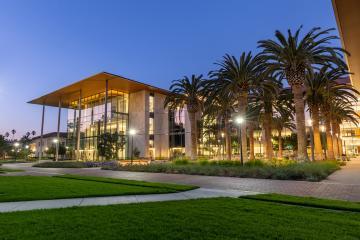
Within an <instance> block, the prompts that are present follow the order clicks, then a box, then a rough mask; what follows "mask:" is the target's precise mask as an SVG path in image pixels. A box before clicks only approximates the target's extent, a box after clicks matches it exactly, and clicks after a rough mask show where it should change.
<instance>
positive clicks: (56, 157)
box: [53, 138, 59, 161]
mask: <svg viewBox="0 0 360 240" xmlns="http://www.w3.org/2000/svg"><path fill="white" fill-rule="evenodd" d="M53 143H55V161H58V160H59V144H58V143H59V139H57V138H54V139H53Z"/></svg>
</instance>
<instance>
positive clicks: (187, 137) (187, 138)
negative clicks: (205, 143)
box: [183, 108, 201, 157]
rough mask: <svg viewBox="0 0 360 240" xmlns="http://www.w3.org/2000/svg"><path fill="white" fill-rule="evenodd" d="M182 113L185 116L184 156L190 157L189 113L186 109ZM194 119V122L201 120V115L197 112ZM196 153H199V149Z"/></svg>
mask: <svg viewBox="0 0 360 240" xmlns="http://www.w3.org/2000/svg"><path fill="white" fill-rule="evenodd" d="M183 111H184V114H185V156H186V157H191V125H190V119H189V113H188V111H187V109H186V108H185V109H184V110H183ZM195 117H196V121H198V120H199V119H200V118H201V113H200V112H198V113H197V114H196V116H195ZM198 147H199V144H198ZM197 153H199V149H197Z"/></svg>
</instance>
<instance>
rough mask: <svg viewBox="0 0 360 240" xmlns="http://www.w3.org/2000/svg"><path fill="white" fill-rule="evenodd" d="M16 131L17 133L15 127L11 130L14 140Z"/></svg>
mask: <svg viewBox="0 0 360 240" xmlns="http://www.w3.org/2000/svg"><path fill="white" fill-rule="evenodd" d="M15 133H16V130H15V129H13V130H11V134H12V140H14V136H15Z"/></svg>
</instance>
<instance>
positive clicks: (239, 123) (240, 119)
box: [235, 116, 244, 165]
mask: <svg viewBox="0 0 360 240" xmlns="http://www.w3.org/2000/svg"><path fill="white" fill-rule="evenodd" d="M235 121H236V123H237V124H238V125H239V143H240V144H239V148H240V149H239V150H240V151H239V152H240V162H241V165H243V164H244V159H243V151H242V138H241V124H242V123H243V122H244V118H242V117H240V116H239V117H237V118H236V119H235Z"/></svg>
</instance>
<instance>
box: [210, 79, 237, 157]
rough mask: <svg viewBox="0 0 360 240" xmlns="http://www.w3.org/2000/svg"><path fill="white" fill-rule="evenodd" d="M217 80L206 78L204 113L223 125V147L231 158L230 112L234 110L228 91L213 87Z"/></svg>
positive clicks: (232, 100)
mask: <svg viewBox="0 0 360 240" xmlns="http://www.w3.org/2000/svg"><path fill="white" fill-rule="evenodd" d="M216 84H217V80H215V81H214V80H208V81H207V82H206V85H205V91H206V94H205V95H206V96H207V97H206V100H205V103H204V106H205V108H204V115H206V116H208V117H209V118H211V119H217V120H218V121H219V122H220V123H222V126H224V127H223V128H224V137H225V149H226V155H227V160H231V157H232V156H231V123H230V119H231V114H232V113H233V112H234V110H235V106H234V104H235V103H234V99H233V97H232V95H231V93H229V92H221V91H220V92H218V91H216V89H214V87H215V86H216Z"/></svg>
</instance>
